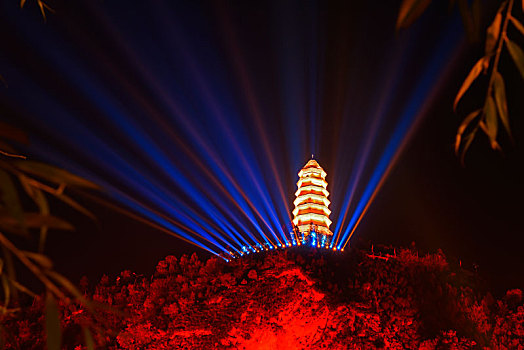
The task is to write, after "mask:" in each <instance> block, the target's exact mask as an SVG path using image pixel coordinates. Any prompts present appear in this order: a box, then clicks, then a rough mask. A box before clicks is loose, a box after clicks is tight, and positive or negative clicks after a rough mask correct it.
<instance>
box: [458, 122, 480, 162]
mask: <svg viewBox="0 0 524 350" xmlns="http://www.w3.org/2000/svg"><path fill="white" fill-rule="evenodd" d="M477 130H478V127H476V128H475V129H473V130H472V131H471V132H470V133H469V134H468V135H467V136H466V137H465V138H464V148H462V153H461V155H460V164H462V166H464V158H465V157H466V152H467V151H468V149H469V146H471V142H473V139H474V138H475V134H476V133H477Z"/></svg>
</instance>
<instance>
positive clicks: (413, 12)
mask: <svg viewBox="0 0 524 350" xmlns="http://www.w3.org/2000/svg"><path fill="white" fill-rule="evenodd" d="M430 3H431V0H403V1H402V4H400V9H399V13H398V17H397V25H396V28H397V30H399V29H400V28H407V27H409V26H410V25H411V24H412V23H413V22H415V20H416V19H417V18H419V17H420V16H421V15H422V13H424V11H425V10H426V8H427V7H428V6H429V4H430Z"/></svg>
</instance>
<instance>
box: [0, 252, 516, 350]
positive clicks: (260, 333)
mask: <svg viewBox="0 0 524 350" xmlns="http://www.w3.org/2000/svg"><path fill="white" fill-rule="evenodd" d="M81 285H82V288H83V291H84V292H85V294H86V296H87V297H89V298H91V299H92V300H94V301H96V302H100V303H104V304H108V305H111V306H112V307H113V309H114V310H120V311H123V313H114V311H113V312H110V311H104V312H100V311H99V312H98V313H97V314H95V315H92V314H90V313H89V312H87V311H86V310H84V309H83V308H81V307H79V306H74V305H62V307H61V312H62V328H63V335H64V343H65V345H66V348H70V349H80V348H81V346H80V345H79V344H83V335H82V329H81V326H83V325H85V326H89V327H90V328H91V329H92V331H93V333H94V334H95V340H96V342H98V343H99V344H102V343H103V344H105V346H107V347H108V348H109V349H145V348H149V349H174V348H177V349H178V348H181V349H214V348H218V349H348V348H353V349H376V348H379V349H380V348H384V349H470V348H483V347H489V348H494V349H522V348H523V346H524V306H523V295H522V291H520V290H518V289H516V290H511V291H508V292H507V294H506V296H505V297H503V298H502V299H501V300H496V299H494V298H493V297H492V296H491V294H490V293H489V292H487V291H484V290H483V288H482V287H481V285H480V283H479V282H478V278H477V276H476V275H475V274H474V273H471V272H469V271H467V270H464V269H462V268H460V267H459V266H454V265H453V264H450V263H448V262H447V260H446V258H445V256H444V255H443V254H442V253H440V252H438V253H435V254H428V255H423V256H422V255H419V253H418V252H417V251H415V250H413V249H411V250H410V249H398V250H396V251H395V254H394V255H391V256H389V257H387V258H386V257H380V258H377V257H373V256H372V255H370V254H369V252H366V251H363V250H358V249H351V250H350V251H346V252H345V253H344V254H340V253H336V252H329V251H328V252H326V251H323V252H316V251H314V250H312V251H308V250H307V249H295V250H293V249H290V250H284V251H271V252H267V253H261V254H256V255H250V256H245V257H242V258H240V259H236V260H233V261H232V262H229V263H226V262H224V261H222V260H221V259H218V258H211V259H208V260H207V261H201V260H199V258H198V257H197V255H196V254H193V255H192V256H191V257H188V256H183V257H181V258H180V259H177V258H175V257H173V256H168V257H166V258H165V259H164V260H162V261H160V262H159V263H158V265H157V267H156V271H155V272H154V274H153V275H152V276H138V275H135V274H134V273H132V272H130V271H124V272H122V273H121V274H120V275H119V276H118V277H116V278H111V279H110V278H109V277H107V276H104V277H103V278H102V279H101V281H100V282H99V283H98V284H96V286H93V287H91V288H90V287H89V286H88V285H87V283H85V281H83V283H81ZM41 310H42V302H41V301H40V302H34V303H33V305H32V306H31V307H30V308H27V309H26V310H25V311H24V312H23V313H21V314H19V316H18V318H17V319H9V320H4V321H5V322H4V327H5V329H6V332H5V334H6V335H7V341H8V348H14V349H39V348H42V347H43V346H44V337H43V328H42V323H43V316H41V315H42V311H41ZM97 327H99V328H97ZM13 329H17V330H18V332H12V331H9V330H13ZM97 329H98V331H97ZM102 330H104V331H103V333H100V332H101V331H102ZM13 335H14V336H13Z"/></svg>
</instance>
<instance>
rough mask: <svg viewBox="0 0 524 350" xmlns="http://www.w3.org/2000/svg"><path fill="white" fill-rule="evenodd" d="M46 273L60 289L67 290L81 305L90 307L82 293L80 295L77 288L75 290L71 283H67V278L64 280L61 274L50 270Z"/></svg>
mask: <svg viewBox="0 0 524 350" xmlns="http://www.w3.org/2000/svg"><path fill="white" fill-rule="evenodd" d="M46 273H47V275H48V276H49V277H51V278H53V279H54V280H55V281H57V282H58V283H59V284H60V285H61V286H62V287H64V288H65V289H67V291H68V292H69V293H71V295H73V296H74V297H75V298H76V299H77V300H78V301H79V302H80V303H81V304H83V305H85V306H86V307H88V308H90V307H91V304H90V303H89V301H88V300H87V299H86V298H84V296H83V295H82V293H80V291H79V290H78V288H76V287H75V285H74V284H73V283H71V281H69V280H68V279H67V278H65V277H64V276H62V275H61V274H59V273H57V272H55V271H52V270H51V271H47V272H46Z"/></svg>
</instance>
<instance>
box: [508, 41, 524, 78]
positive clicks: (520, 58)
mask: <svg viewBox="0 0 524 350" xmlns="http://www.w3.org/2000/svg"><path fill="white" fill-rule="evenodd" d="M506 46H507V48H508V51H509V54H510V55H511V58H512V59H513V62H515V65H516V66H517V68H518V69H519V71H520V75H522V78H524V52H522V49H521V48H520V47H519V46H518V45H517V44H515V43H514V42H513V41H511V40H509V39H508V38H506Z"/></svg>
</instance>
